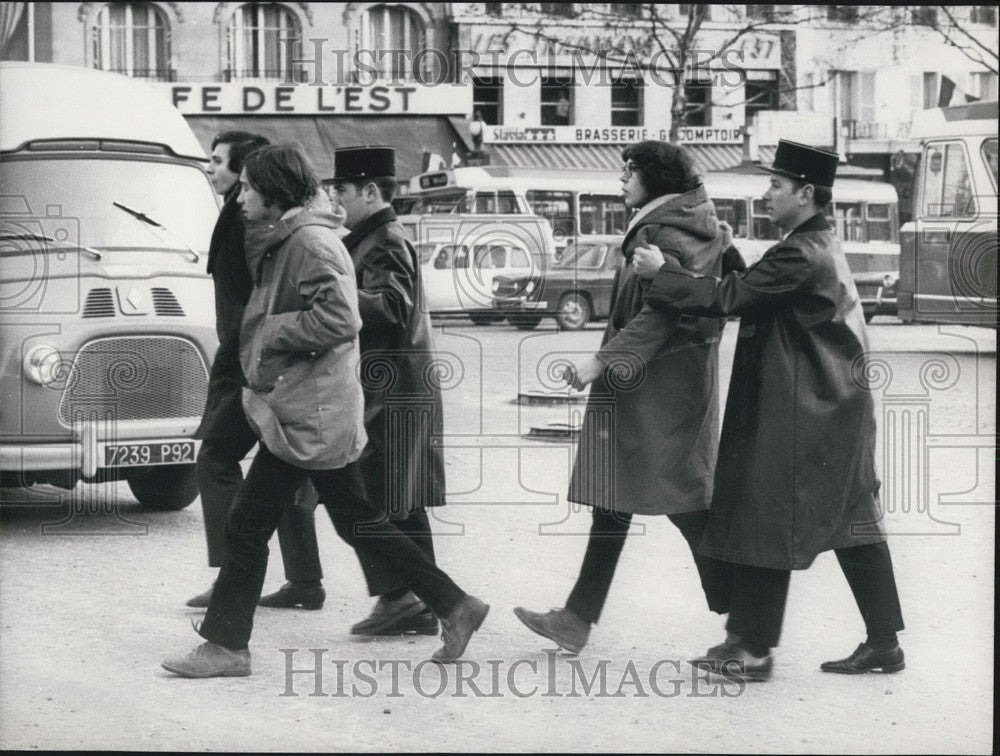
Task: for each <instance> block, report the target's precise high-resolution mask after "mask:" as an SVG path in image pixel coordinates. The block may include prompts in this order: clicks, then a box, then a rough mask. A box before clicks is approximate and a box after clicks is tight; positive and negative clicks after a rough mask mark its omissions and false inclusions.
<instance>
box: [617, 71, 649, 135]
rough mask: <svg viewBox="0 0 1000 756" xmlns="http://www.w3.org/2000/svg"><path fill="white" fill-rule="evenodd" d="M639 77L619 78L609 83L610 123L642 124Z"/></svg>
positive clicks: (620, 124) (621, 124)
mask: <svg viewBox="0 0 1000 756" xmlns="http://www.w3.org/2000/svg"><path fill="white" fill-rule="evenodd" d="M642 85H643V82H642V80H641V79H619V80H618V81H614V82H612V83H611V125H612V126H642Z"/></svg>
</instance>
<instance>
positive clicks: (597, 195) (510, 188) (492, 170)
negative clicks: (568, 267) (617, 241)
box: [407, 166, 628, 252]
mask: <svg viewBox="0 0 1000 756" xmlns="http://www.w3.org/2000/svg"><path fill="white" fill-rule="evenodd" d="M621 188H622V187H621V182H620V181H619V180H618V177H617V176H616V175H615V174H614V173H609V172H604V173H595V172H594V171H587V170H579V169H568V168H567V169H555V170H551V169H546V168H512V167H508V166H484V167H468V168H451V169H448V170H444V171H433V172H430V173H423V174H421V175H419V176H415V177H414V178H412V179H411V180H410V185H409V193H408V195H407V197H409V198H412V197H416V202H415V203H413V204H412V206H411V207H410V209H409V212H410V213H412V214H414V215H438V214H453V215H464V214H468V213H485V214H524V215H527V214H534V215H538V216H541V217H542V218H546V219H547V220H548V221H549V223H551V224H552V232H553V235H554V238H555V242H556V250H557V252H561V251H562V250H563V248H565V246H566V245H567V244H568V243H570V242H572V241H573V240H574V239H575V238H576V237H577V236H595V235H597V236H599V235H602V234H623V233H625V227H626V225H627V224H628V214H627V212H626V209H625V204H624V203H623V202H622V197H621Z"/></svg>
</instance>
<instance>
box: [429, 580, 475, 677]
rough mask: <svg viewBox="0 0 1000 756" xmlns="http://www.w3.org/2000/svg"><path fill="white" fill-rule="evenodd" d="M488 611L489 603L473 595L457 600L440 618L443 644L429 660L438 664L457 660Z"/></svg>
mask: <svg viewBox="0 0 1000 756" xmlns="http://www.w3.org/2000/svg"><path fill="white" fill-rule="evenodd" d="M489 612H490V605H489V604H487V603H485V602H483V601H480V600H479V599H477V598H476V597H475V596H466V597H465V598H463V599H462V600H461V601H459V602H458V605H457V606H456V607H455V608H454V609H452V610H451V613H450V614H449V615H448V616H447V617H446V618H443V619H442V620H441V624H442V625H443V626H444V630H442V631H441V640H442V641H444V645H443V646H441V648H439V649H438V650H437V651H435V652H434V654H433V655H432V656H431V660H432V661H435V662H437V663H438V664H443V663H445V662H452V661H455V660H457V659H458V657H460V656H461V655H462V653H463V652H464V651H465V647H466V646H468V645H469V640H470V639H471V638H472V634H473V633H474V632H476V630H478V629H479V628H480V626H481V625H482V624H483V620H485V619H486V615H487V614H489Z"/></svg>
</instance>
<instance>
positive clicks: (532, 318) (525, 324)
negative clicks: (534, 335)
mask: <svg viewBox="0 0 1000 756" xmlns="http://www.w3.org/2000/svg"><path fill="white" fill-rule="evenodd" d="M507 322H508V323H510V324H511V325H512V326H514V327H515V328H517V329H518V330H521V331H533V330H534V329H536V328H537V327H538V324H539V323H541V322H542V316H541V315H508V316H507Z"/></svg>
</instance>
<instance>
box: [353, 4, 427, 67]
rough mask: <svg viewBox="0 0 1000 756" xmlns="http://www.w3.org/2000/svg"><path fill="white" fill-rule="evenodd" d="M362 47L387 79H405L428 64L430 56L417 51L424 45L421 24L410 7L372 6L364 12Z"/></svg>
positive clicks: (422, 25)
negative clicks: (418, 54)
mask: <svg viewBox="0 0 1000 756" xmlns="http://www.w3.org/2000/svg"><path fill="white" fill-rule="evenodd" d="M361 45H362V50H364V51H365V55H366V56H368V55H371V56H373V57H372V58H370V60H371V61H372V62H373V63H374V65H375V67H376V68H378V70H379V73H380V74H381V76H382V77H383V78H386V79H400V80H407V79H412V78H413V77H414V72H415V71H416V70H417V69H418V68H420V67H421V66H424V67H426V66H427V64H428V63H429V62H430V61H429V60H427V58H428V57H429V56H421V57H422V58H424V60H423V61H422V60H420V59H419V58H418V59H417V60H416V61H415V60H414V58H415V56H416V54H417V53H418V52H420V51H421V50H423V49H424V48H425V46H426V36H425V29H424V22H423V20H422V19H421V18H420V16H418V15H417V14H416V12H415V11H413V9H411V8H407V7H406V6H405V5H393V4H388V3H386V4H383V5H375V6H372V7H371V8H369V9H368V10H367V11H365V14H364V16H362V18H361Z"/></svg>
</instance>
